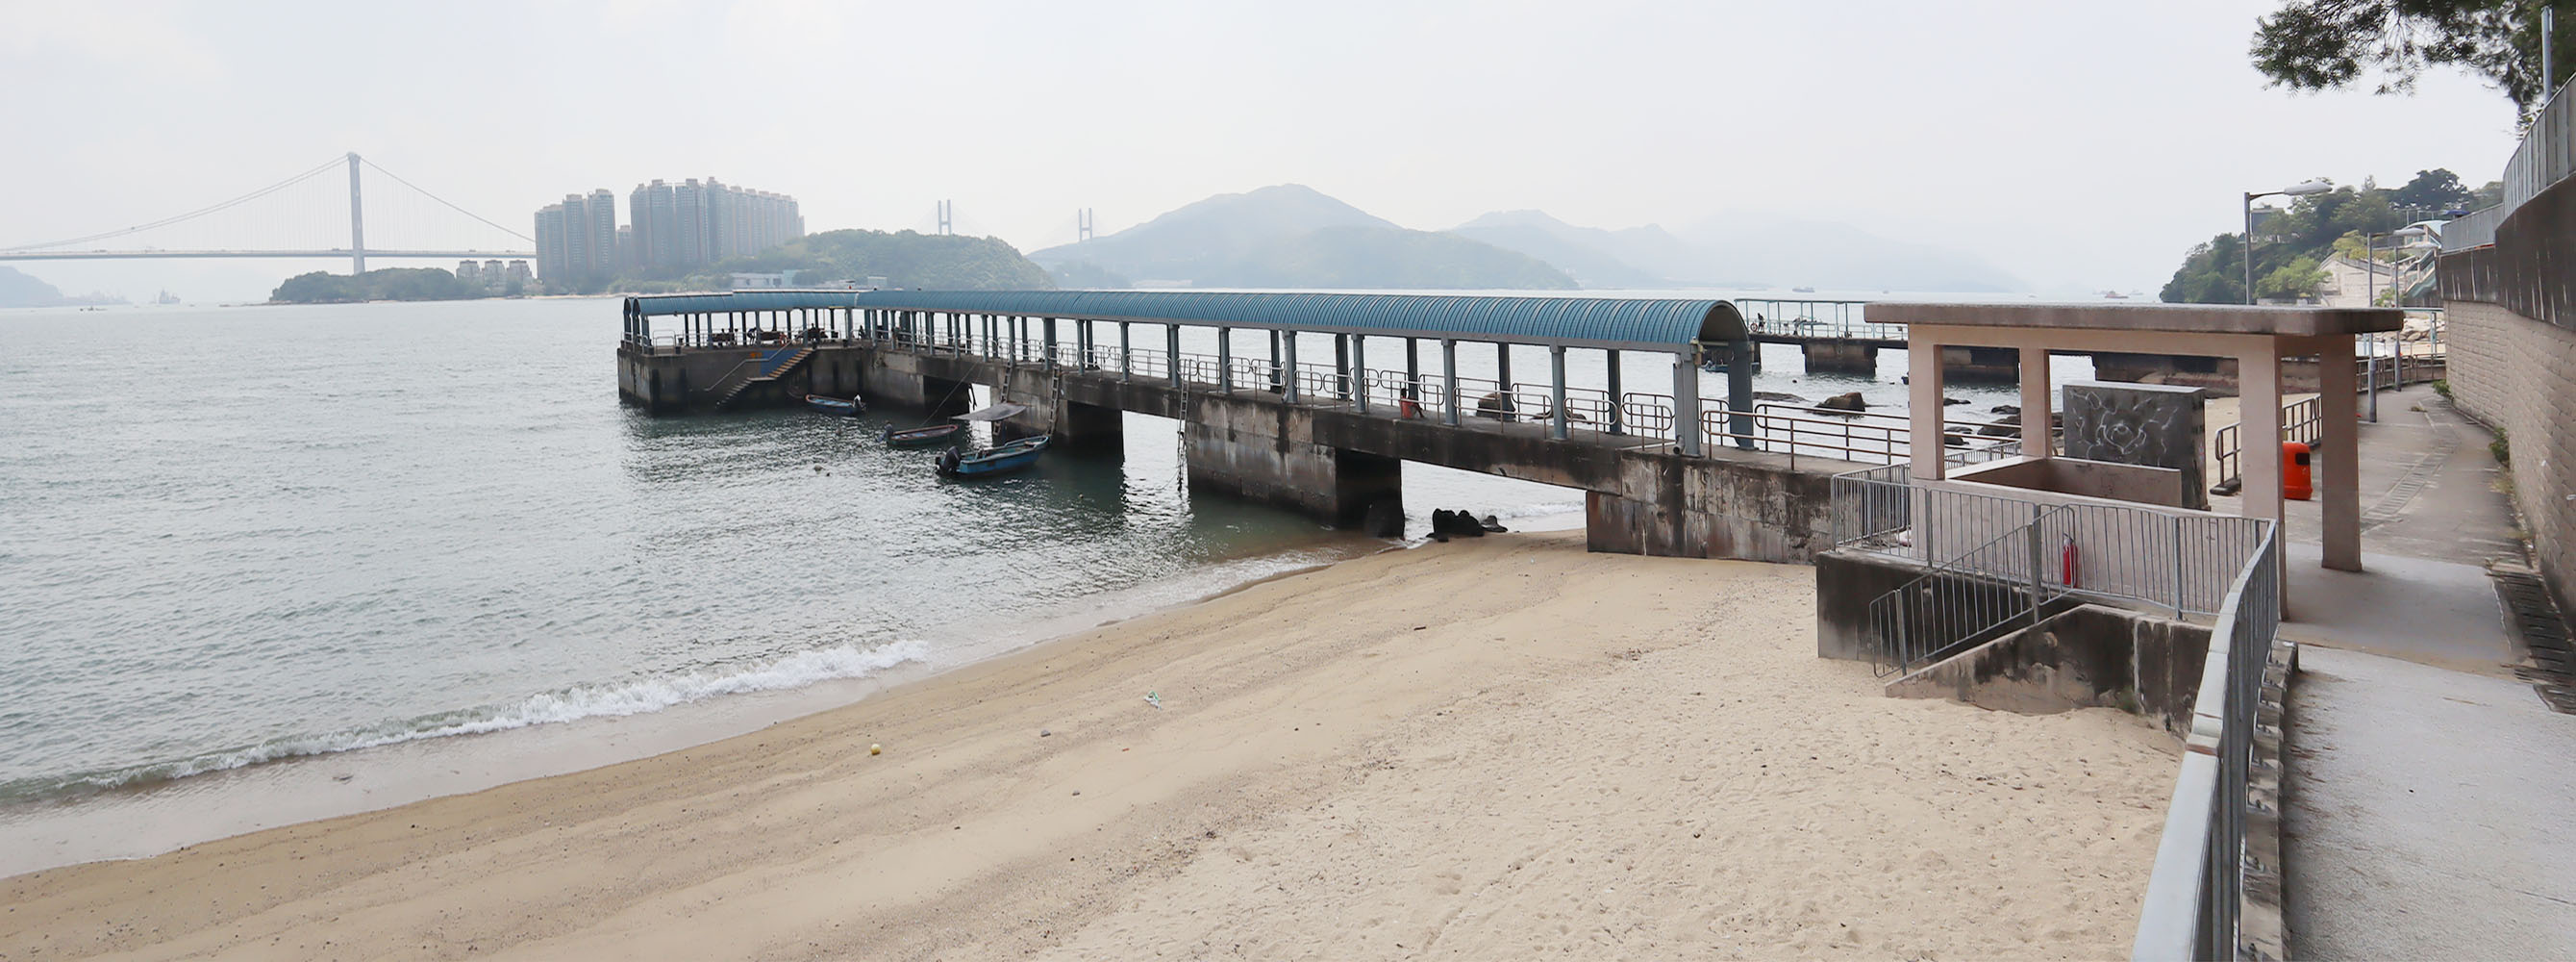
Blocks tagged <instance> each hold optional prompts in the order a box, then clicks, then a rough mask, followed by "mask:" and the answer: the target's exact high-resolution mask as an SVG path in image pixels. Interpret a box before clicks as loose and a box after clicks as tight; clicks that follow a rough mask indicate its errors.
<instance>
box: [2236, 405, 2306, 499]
mask: <svg viewBox="0 0 2576 962" xmlns="http://www.w3.org/2000/svg"><path fill="white" fill-rule="evenodd" d="M2318 410H2319V408H2318V407H2317V399H2316V398H2307V399H2305V400H2300V401H2292V402H2290V403H2288V404H2284V405H2281V440H2283V441H2297V442H2299V443H2301V444H2315V443H2317V438H2318V437H2319V435H2318V431H2319V429H2320V428H2321V427H2322V425H2321V423H2320V422H2319V421H2318V420H2317V412H2318ZM2244 428H2245V424H2244V422H2243V421H2239V422H2237V423H2235V424H2226V425H2220V426H2219V428H2218V433H2217V434H2216V435H2214V436H2212V437H2211V439H2210V448H2211V450H2214V451H2216V452H2217V455H2216V458H2215V460H2216V461H2217V462H2218V465H2217V468H2216V470H2215V473H2216V474H2217V475H2218V476H2217V477H2214V478H2211V479H2209V483H2210V484H2211V485H2212V486H2213V487H2223V486H2225V485H2226V484H2227V483H2228V482H2230V481H2236V482H2240V483H2241V482H2242V481H2243V480H2244V478H2245V464H2244V457H2243V455H2244V452H2243V450H2242V449H2243V447H2244V441H2243V440H2241V437H2242V435H2243V434H2244Z"/></svg>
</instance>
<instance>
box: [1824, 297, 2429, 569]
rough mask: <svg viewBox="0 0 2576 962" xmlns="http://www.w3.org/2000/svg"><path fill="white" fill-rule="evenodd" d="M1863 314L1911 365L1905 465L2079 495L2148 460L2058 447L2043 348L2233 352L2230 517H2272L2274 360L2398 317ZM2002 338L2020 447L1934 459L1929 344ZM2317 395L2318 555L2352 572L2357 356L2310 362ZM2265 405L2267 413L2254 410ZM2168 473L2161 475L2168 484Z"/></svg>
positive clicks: (2108, 308)
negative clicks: (2096, 456)
mask: <svg viewBox="0 0 2576 962" xmlns="http://www.w3.org/2000/svg"><path fill="white" fill-rule="evenodd" d="M1870 319H1871V320H1873V321H1881V322H1887V323H1895V324H1903V325H1905V326H1906V328H1907V342H1908V343H1907V345H1906V352H1907V357H1908V358H1909V359H1910V363H1911V366H1912V371H1911V375H1910V376H1911V378H1912V392H1911V394H1910V396H1909V405H1908V406H1909V409H1910V410H1911V412H1912V417H1911V424H1910V427H1911V430H1912V443H1911V445H1910V447H1911V449H1912V458H1913V462H1912V465H1911V467H1912V471H1913V477H1914V479H1915V481H1916V482H1917V483H1923V482H1938V481H1944V480H1950V481H1957V482H1965V483H1978V484H1999V485H2004V486H2008V487H2015V488H2022V489H2026V490H2039V491H2048V492H2054V493H2056V494H2061V495H2073V496H2079V497H2102V498H2110V499H2113V500H2125V501H2142V500H2149V499H2148V498H2145V497H2141V496H2140V492H2143V491H2148V490H2154V489H2155V488H2156V487H2157V484H2156V482H2157V481H2158V480H2159V479H2158V478H2157V477H2155V476H2154V475H2153V474H2152V472H2156V471H2159V470H2161V469H2153V468H2138V467H2133V466H2129V465H2114V464H2108V463H2105V462H2097V461H2073V460H2071V459H2062V458H2059V457H2058V455H2057V451H2056V448H2055V447H2054V445H2053V443H2052V441H2051V438H2050V434H2049V429H2050V421H2051V417H2050V415H2051V413H2052V410H2053V404H2052V403H2051V400H2052V394H2053V392H2052V391H2051V390H2050V387H2051V385H2050V383H2049V371H2048V356H2049V354H2050V352H2063V353H2090V352H2096V351H2116V352H2126V353H2138V354H2183V355H2198V356H2204V357H2219V358H2234V359H2235V360H2236V362H2237V365H2238V368H2239V370H2240V372H2241V375H2240V376H2241V378H2242V388H2241V396H2242V397H2243V399H2244V401H2243V410H2244V411H2245V412H2246V417H2245V422H2244V427H2243V428H2242V435H2241V437H2242V438H2243V450H2244V451H2245V452H2246V455H2245V457H2244V459H2243V460H2244V476H2245V489H2244V491H2245V493H2244V500H2243V505H2244V506H2243V514H2244V515H2245V516H2246V517H2251V518H2267V519H2270V520H2272V521H2273V522H2275V523H2278V522H2280V521H2281V520H2282V507H2283V506H2282V496H2281V468H2282V465H2281V458H2280V456H2279V455H2278V454H2276V453H2272V452H2278V451H2280V450H2281V442H2282V428H2281V421H2280V416H2279V412H2280V410H2281V393H2282V392H2281V362H2282V360H2283V359H2284V358H2293V357H2308V356H2314V357H2317V358H2320V359H2331V358H2353V357H2357V355H2356V354H2355V353H2354V350H2353V346H2354V340H2353V339H2354V337H2355V336H2357V335H2362V334H2368V333H2373V332H2379V331H2394V330H2397V329H2398V328H2399V326H2400V325H2402V324H2403V323H2404V319H2405V314H2404V313H2403V312H2402V311H2398V310H2395V309H2383V308H2305V307H2238V306H2225V305H2216V306H2214V305H2197V304H2195V305H2179V304H2172V305H2169V304H1895V303H1890V304H1873V305H1870ZM1947 347H1977V348H1990V349H1991V348H2009V349H2013V350H2016V351H2018V352H2019V353H2020V357H2021V409H2022V413H2021V430H2022V453H2021V456H2020V457H2017V458H2008V459H2005V460H2003V461H1997V462H1991V463H1988V464H1981V465H1975V466H1970V467H1962V468H1952V467H1950V466H1949V465H1947V464H1946V463H1945V462H1944V460H1943V457H1942V452H1943V446H1944V438H1943V434H1944V420H1945V418H1944V409H1943V406H1942V387H1943V381H1944V378H1943V377H1942V367H1943V365H1942V349H1943V348H1947ZM2318 371H2319V380H2320V384H2319V385H2318V387H2319V393H2320V394H2321V395H2322V396H2323V397H2326V398H2341V399H2344V400H2343V401H2342V402H2341V403H2328V404H2324V405H2321V406H2320V409H2321V411H2322V413H2321V415H2320V418H2321V420H2322V421H2323V424H2322V425H2321V426H2320V433H2319V438H2320V443H2321V447H2322V449H2323V450H2324V452H2325V456H2324V457H2322V458H2321V459H2320V460H2321V461H2322V465H2321V468H2320V471H2319V474H2318V476H2317V479H2316V497H2317V499H2318V500H2319V501H2320V502H2321V507H2322V509H2323V514H2324V519H2325V526H2324V552H2323V554H2324V566H2325V567H2328V568H2335V569H2340V570H2344V571H2359V570H2361V500H2360V477H2361V475H2360V465H2359V463H2358V460H2357V459H2356V458H2355V456H2354V451H2355V450H2356V445H2357V438H2358V434H2359V423H2360V417H2359V415H2358V412H2357V411H2356V407H2355V405H2354V404H2353V403H2352V401H2351V400H2350V399H2351V398H2353V397H2354V395H2355V393H2356V392H2355V388H2356V385H2355V381H2356V378H2357V372H2356V364H2332V363H2325V364H2320V365H2318ZM2266 411H2268V412H2272V415H2271V416H2269V417H2265V416H2260V414H2261V412H2266ZM2168 484H2169V482H2168Z"/></svg>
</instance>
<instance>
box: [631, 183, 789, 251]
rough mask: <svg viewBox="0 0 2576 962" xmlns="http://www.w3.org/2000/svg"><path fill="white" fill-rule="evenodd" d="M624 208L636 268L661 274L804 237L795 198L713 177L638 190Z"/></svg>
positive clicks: (643, 187)
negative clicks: (630, 224)
mask: <svg viewBox="0 0 2576 962" xmlns="http://www.w3.org/2000/svg"><path fill="white" fill-rule="evenodd" d="M626 207H627V216H628V218H629V219H630V220H632V221H633V224H634V231H635V239H634V244H635V257H636V258H637V261H636V263H637V265H638V266H641V267H645V268H648V269H653V270H660V271H664V272H670V271H674V270H677V269H682V268H690V267H697V266H701V265H705V264H712V263H715V262H717V261H721V260H725V259H726V258H732V257H744V256H748V255H752V254H757V253H760V252H761V251H765V250H768V249H770V248H772V247H776V246H778V245H780V244H784V243H787V242H789V241H792V240H795V239H797V238H799V237H803V236H805V220H804V218H803V217H801V216H799V215H798V214H797V210H796V199H795V198H793V197H788V196H786V195H784V194H773V193H769V192H768V191H759V190H746V189H743V188H740V187H735V186H732V185H730V184H726V183H724V182H723V181H719V180H717V179H715V178H713V177H709V178H706V179H705V180H699V179H697V178H694V177H693V178H690V179H688V180H685V181H682V182H680V183H678V184H671V183H667V182H664V181H659V180H657V181H653V182H652V183H649V184H640V185H637V186H636V188H635V190H634V191H633V192H632V193H629V194H628V195H627V198H626Z"/></svg>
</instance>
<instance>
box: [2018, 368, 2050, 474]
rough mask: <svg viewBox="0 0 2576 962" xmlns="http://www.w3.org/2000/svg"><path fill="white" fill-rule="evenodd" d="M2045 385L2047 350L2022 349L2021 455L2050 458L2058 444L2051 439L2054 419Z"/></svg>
mask: <svg viewBox="0 0 2576 962" xmlns="http://www.w3.org/2000/svg"><path fill="white" fill-rule="evenodd" d="M2050 407H2051V402H2050V400H2049V384H2048V349H2047V348H2044V347H2025V348H2022V349H2021V456H2022V457H2025V458H2053V457H2056V456H2057V444H2056V442H2055V441H2053V440H2050V438H2049V431H2048V426H2049V422H2050V421H2053V420H2056V417H2055V415H2056V413H2057V412H2055V411H2052V410H2050Z"/></svg>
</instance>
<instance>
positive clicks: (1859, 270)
mask: <svg viewBox="0 0 2576 962" xmlns="http://www.w3.org/2000/svg"><path fill="white" fill-rule="evenodd" d="M1028 257H1029V259H1030V260H1032V261H1036V262H1037V263H1038V264H1040V265H1042V266H1044V267H1046V268H1047V269H1048V271H1049V272H1050V273H1052V274H1053V275H1054V276H1055V278H1056V279H1057V281H1058V282H1059V283H1063V284H1066V285H1067V286H1081V287H1123V286H1128V285H1130V284H1137V285H1148V286H1183V285H1186V286H1195V287H1285V288H1298V287H1358V288H1402V287H1424V288H1570V287H1578V286H1579V287H1587V288H1669V287H1735V288H1761V287H1787V286H1792V285H1795V286H1801V287H1820V288H1826V289H1829V290H1872V289H1876V290H1891V291H1893V290H1904V291H1946V292H1996V291H2015V290H2022V289H2025V288H2026V286H2027V285H2026V284H2024V282H2022V281H2021V279H2019V278H2016V277H2014V276H2012V275H2011V274H2009V273H2007V272H2005V271H2004V270H2002V269H2001V268H1998V267H1996V266H1994V265H1993V264H1991V263H1988V262H1986V261H1985V260H1983V259H1982V258H1979V257H1977V256H1975V255H1973V254H1969V253H1966V252H1963V251H1958V250H1953V249H1949V248H1944V247H1940V246H1937V245H1932V244H1921V243H1908V242H1904V241H1898V240H1892V239H1889V238H1885V237H1880V236H1878V235H1875V234H1871V233H1869V232H1867V231H1863V230H1861V229H1859V228H1856V227H1852V226H1849V225H1846V224H1836V223H1829V222H1816V221H1802V220H1794V219H1781V218H1770V217H1764V216H1759V215H1735V216H1727V217H1718V218H1712V219H1709V220H1706V221H1702V222H1699V223H1697V224H1694V225H1691V226H1688V227H1686V228H1684V229H1683V230H1682V231H1681V232H1680V233H1679V234H1676V233H1674V232H1671V231H1667V230H1665V229H1664V228H1662V227H1660V226H1657V225H1653V224H1648V225H1645V226H1640V227H1629V228H1624V229H1620V230H1604V229H1601V228H1597V227H1580V226H1576V225H1573V224H1568V223H1566V222H1564V221H1561V220H1558V219H1557V218H1555V217H1551V216H1549V215H1548V214H1546V213H1544V212H1541V211H1535V210H1515V211H1498V212H1495V213H1490V214H1486V215H1483V216H1481V217H1477V218H1476V219H1474V220H1471V221H1468V222H1467V223H1464V224H1461V225H1458V226H1457V227H1454V228H1451V229H1449V230H1447V231H1439V232H1431V231H1415V230H1407V229H1405V228H1404V227H1401V226H1398V225H1397V224H1395V223H1393V222H1391V221H1388V220H1386V219H1385V218H1382V217H1378V216H1376V215H1374V214H1370V213H1368V212H1367V211H1364V210H1361V209H1359V208H1357V207H1353V206H1351V205H1350V204H1347V203H1344V202H1342V201H1340V200H1337V199H1334V198H1332V197H1330V196H1327V195H1325V194H1323V193H1321V192H1319V191H1316V190H1314V189H1313V188H1310V187H1306V186H1303V185H1299V184H1283V185H1279V186H1275V187H1264V188H1261V189H1259V190H1254V191H1249V192H1246V193H1241V194H1220V195H1217V196H1215V197H1210V198H1208V199H1206V200H1202V201H1199V202H1197V203H1193V204H1189V205H1186V206H1183V207H1180V208H1178V209H1175V210H1173V211H1170V212H1168V213H1165V214H1163V215H1162V216H1159V217H1156V218H1154V219H1153V220H1150V221H1147V222H1145V223H1143V224H1139V225H1137V226H1135V227H1131V228H1128V229H1126V230H1123V231H1119V232H1117V233H1114V234H1109V235H1107V236H1104V237H1098V238H1094V239H1092V240H1090V241H1087V242H1083V243H1080V244H1067V245H1063V246H1058V247H1050V248H1046V249H1044V250H1039V251H1034V252H1031V253H1030V254H1029V255H1028Z"/></svg>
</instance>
